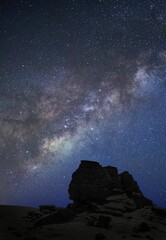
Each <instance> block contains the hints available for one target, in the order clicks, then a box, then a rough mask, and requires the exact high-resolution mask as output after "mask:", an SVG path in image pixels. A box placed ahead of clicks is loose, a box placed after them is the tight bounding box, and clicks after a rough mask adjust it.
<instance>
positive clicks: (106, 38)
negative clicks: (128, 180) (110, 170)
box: [0, 0, 166, 207]
mask: <svg viewBox="0 0 166 240" xmlns="http://www.w3.org/2000/svg"><path fill="white" fill-rule="evenodd" d="M0 11H1V16H2V22H1V24H0V32H1V40H0V41H1V44H0V46H1V59H0V64H1V70H0V109H1V110H0V129H1V130H0V134H1V137H0V164H1V168H0V182H1V186H0V203H1V204H17V205H30V206H37V205H39V204H42V203H53V204H57V205H59V206H64V205H66V204H67V203H68V202H69V200H68V192H67V190H68V185H69V182H70V180H71V175H72V173H73V171H75V169H76V168H77V167H78V165H79V162H80V160H81V159H91V160H97V161H99V162H100V163H101V164H102V165H113V166H116V167H118V169H119V171H120V172H121V171H124V170H128V171H129V172H131V173H132V174H133V176H134V178H135V179H136V180H137V181H138V184H139V185H140V187H141V189H142V191H143V192H144V194H145V195H146V196H147V197H149V198H151V199H152V200H153V201H154V202H155V203H156V204H158V205H159V206H163V207H166V177H165V171H166V162H165V159H166V138H165V134H166V124H165V121H166V106H165V102H166V81H165V80H166V72H165V69H166V45H165V42H166V2H165V1H162V0H160V1H153V0H147V1H135V4H132V3H130V2H129V1H127V0H123V1H118V0H115V1H112V0H109V1H107V0H101V1H99V0H93V1H84V0H81V1H76V0H73V1H53V0H49V1H44V0H40V1H34V0H15V1H11V2H9V1H3V2H2V3H1V4H0Z"/></svg>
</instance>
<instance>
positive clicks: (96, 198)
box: [69, 160, 153, 211]
mask: <svg viewBox="0 0 166 240" xmlns="http://www.w3.org/2000/svg"><path fill="white" fill-rule="evenodd" d="M69 198H70V199H71V200H73V204H74V205H75V206H78V205H79V206H81V205H83V204H87V203H97V204H99V205H102V204H105V205H106V203H107V206H108V205H110V206H109V208H110V209H115V210H123V211H126V210H129V211H130V210H135V209H137V208H141V207H144V206H146V205H153V203H152V201H151V200H149V199H147V198H146V197H145V196H144V195H143V193H142V192H141V190H140V188H139V186H138V184H137V182H136V181H135V180H134V178H133V176H132V175H131V174H129V173H128V172H126V171H125V172H123V173H121V174H119V173H118V170H117V168H116V167H112V166H108V167H102V166H101V165H100V164H99V163H98V162H93V161H87V160H82V161H81V164H80V166H79V168H78V169H77V170H76V171H75V172H74V173H73V175H72V180H71V182H70V185H69ZM109 202H111V203H112V204H108V203H109ZM127 204H128V206H127ZM120 205H121V206H120ZM122 205H123V206H122Z"/></svg>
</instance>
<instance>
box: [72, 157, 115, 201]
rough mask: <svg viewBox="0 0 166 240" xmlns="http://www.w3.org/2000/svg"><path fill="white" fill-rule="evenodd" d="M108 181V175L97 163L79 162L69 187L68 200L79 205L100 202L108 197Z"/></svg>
mask: <svg viewBox="0 0 166 240" xmlns="http://www.w3.org/2000/svg"><path fill="white" fill-rule="evenodd" d="M109 181H110V177H109V175H108V174H107V172H106V171H105V169H104V168H103V167H102V166H101V165H100V164H99V163H98V162H92V161H81V164H80V166H79V168H78V169H77V170H76V171H75V172H74V173H73V175H72V181H71V183H70V185H69V196H70V199H72V200H74V201H75V202H80V203H81V202H86V201H89V200H90V201H102V200H103V199H105V198H106V197H107V196H108V195H109V189H108V188H107V186H108V185H109Z"/></svg>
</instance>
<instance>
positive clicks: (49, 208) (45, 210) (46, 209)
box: [39, 205, 57, 214]
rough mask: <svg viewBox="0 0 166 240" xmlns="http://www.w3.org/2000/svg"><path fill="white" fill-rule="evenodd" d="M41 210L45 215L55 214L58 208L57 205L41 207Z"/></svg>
mask: <svg viewBox="0 0 166 240" xmlns="http://www.w3.org/2000/svg"><path fill="white" fill-rule="evenodd" d="M39 210H40V212H42V213H43V214H49V213H53V212H55V211H56V210H57V207H56V206H55V205H40V206H39Z"/></svg>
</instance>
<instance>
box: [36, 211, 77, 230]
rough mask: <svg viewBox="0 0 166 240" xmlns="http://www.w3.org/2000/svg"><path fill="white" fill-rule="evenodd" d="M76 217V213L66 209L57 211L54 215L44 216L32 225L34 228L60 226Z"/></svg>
mask: <svg viewBox="0 0 166 240" xmlns="http://www.w3.org/2000/svg"><path fill="white" fill-rule="evenodd" d="M75 216H76V213H75V212H74V211H72V210H71V209H68V208H62V209H60V208H59V209H58V210H57V212H56V213H53V214H50V215H48V216H44V217H42V218H40V219H39V220H37V221H36V222H35V223H34V227H39V226H42V225H49V224H60V223H66V222H69V221H71V220H72V219H73V218H74V217H75Z"/></svg>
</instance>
